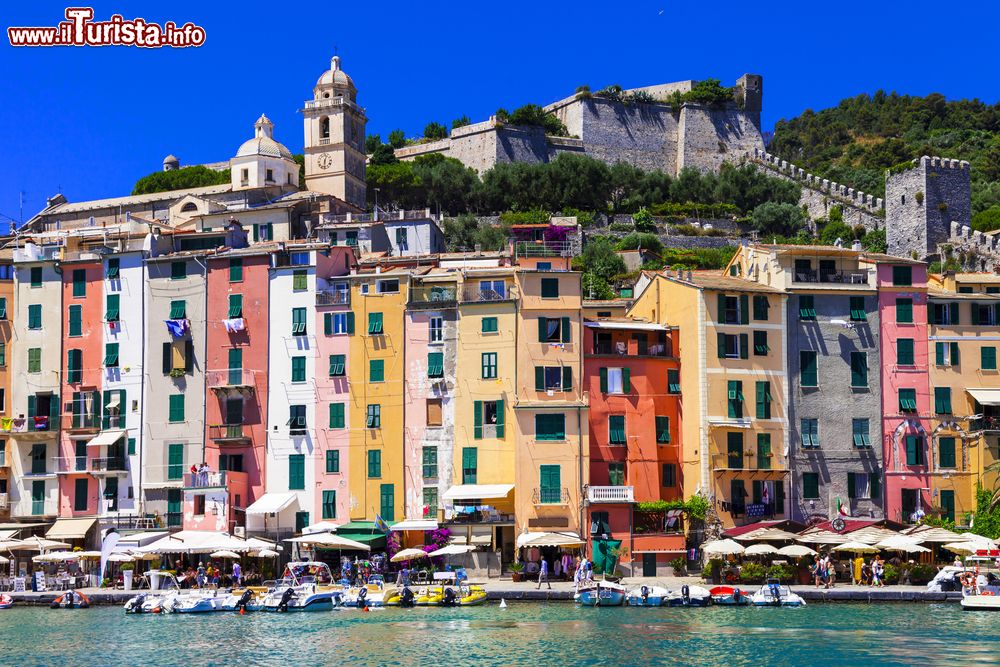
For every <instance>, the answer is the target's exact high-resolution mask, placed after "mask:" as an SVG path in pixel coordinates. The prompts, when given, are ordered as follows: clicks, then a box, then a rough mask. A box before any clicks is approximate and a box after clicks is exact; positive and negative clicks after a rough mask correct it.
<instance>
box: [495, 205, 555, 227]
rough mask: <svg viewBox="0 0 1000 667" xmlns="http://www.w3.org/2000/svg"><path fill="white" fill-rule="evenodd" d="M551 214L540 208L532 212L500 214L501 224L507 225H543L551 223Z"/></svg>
mask: <svg viewBox="0 0 1000 667" xmlns="http://www.w3.org/2000/svg"><path fill="white" fill-rule="evenodd" d="M549 217H550V216H549V212H548V211H543V210H542V209H540V208H536V209H532V210H530V211H506V212H504V213H501V214H500V222H502V223H504V224H507V225H543V224H545V223H547V222H548V221H549Z"/></svg>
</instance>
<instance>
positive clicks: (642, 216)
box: [632, 208, 656, 232]
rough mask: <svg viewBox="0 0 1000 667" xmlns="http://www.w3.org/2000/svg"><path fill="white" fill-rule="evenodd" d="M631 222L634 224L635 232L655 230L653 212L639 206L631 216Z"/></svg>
mask: <svg viewBox="0 0 1000 667" xmlns="http://www.w3.org/2000/svg"><path fill="white" fill-rule="evenodd" d="M632 224H634V225H635V231H637V232H655V231H656V222H655V221H654V220H653V214H652V213H650V212H649V211H647V210H646V209H645V208H640V209H639V210H638V211H637V212H636V213H635V215H633V216H632Z"/></svg>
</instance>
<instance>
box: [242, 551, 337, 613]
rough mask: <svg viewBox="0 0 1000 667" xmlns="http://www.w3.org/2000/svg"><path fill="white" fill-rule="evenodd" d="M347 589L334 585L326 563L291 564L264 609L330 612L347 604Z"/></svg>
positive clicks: (286, 568)
mask: <svg viewBox="0 0 1000 667" xmlns="http://www.w3.org/2000/svg"><path fill="white" fill-rule="evenodd" d="M343 592H344V591H343V589H342V588H341V587H340V586H339V585H335V584H334V583H333V575H332V574H331V573H330V567H329V566H328V565H327V564H326V563H319V562H316V561H304V562H297V563H289V564H288V565H287V566H286V567H285V573H284V576H283V577H282V578H281V580H279V581H278V582H276V583H275V585H274V588H272V589H271V590H270V591H269V592H268V593H267V595H265V596H264V601H263V603H262V604H261V608H262V609H263V610H264V611H274V612H285V611H328V610H330V609H333V608H334V607H339V606H341V605H342V603H343Z"/></svg>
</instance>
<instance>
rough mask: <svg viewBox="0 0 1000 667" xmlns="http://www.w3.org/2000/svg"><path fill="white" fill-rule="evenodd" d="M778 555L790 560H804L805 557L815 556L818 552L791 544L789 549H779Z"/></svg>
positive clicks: (800, 545)
mask: <svg viewBox="0 0 1000 667" xmlns="http://www.w3.org/2000/svg"><path fill="white" fill-rule="evenodd" d="M778 555H779V556H788V557H789V558H802V557H803V556H815V555H816V551H815V549H810V548H809V547H807V546H805V545H802V544H789V545H788V546H787V547H781V548H780V549H778Z"/></svg>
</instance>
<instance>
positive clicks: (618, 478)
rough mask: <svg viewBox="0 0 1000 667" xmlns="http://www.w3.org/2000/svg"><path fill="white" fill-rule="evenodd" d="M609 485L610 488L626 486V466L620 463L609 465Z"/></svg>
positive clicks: (614, 462) (615, 462) (613, 462)
mask: <svg viewBox="0 0 1000 667" xmlns="http://www.w3.org/2000/svg"><path fill="white" fill-rule="evenodd" d="M608 484H609V485H610V486H624V485H625V464H624V463H621V462H620V461H612V462H610V463H608Z"/></svg>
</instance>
